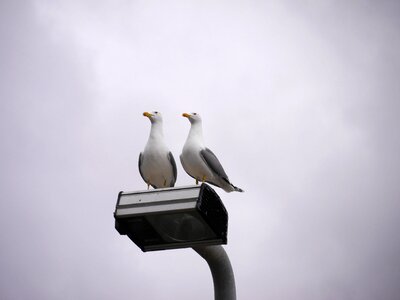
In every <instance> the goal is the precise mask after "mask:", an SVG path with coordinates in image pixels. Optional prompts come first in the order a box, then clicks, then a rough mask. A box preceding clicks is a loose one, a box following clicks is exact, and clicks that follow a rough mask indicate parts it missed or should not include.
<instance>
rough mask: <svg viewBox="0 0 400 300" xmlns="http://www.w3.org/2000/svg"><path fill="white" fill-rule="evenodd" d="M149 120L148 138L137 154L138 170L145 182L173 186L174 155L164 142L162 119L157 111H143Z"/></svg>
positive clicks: (163, 186)
mask: <svg viewBox="0 0 400 300" xmlns="http://www.w3.org/2000/svg"><path fill="white" fill-rule="evenodd" d="M143 116H145V117H148V118H149V120H150V122H151V130H150V135H149V139H148V141H147V144H146V146H145V148H144V151H143V152H140V155H139V172H140V175H141V176H142V178H143V180H144V181H145V182H146V184H147V189H149V188H150V185H151V186H152V187H153V188H155V189H157V188H165V187H173V186H174V185H175V182H176V175H177V171H176V164H175V159H174V156H173V155H172V153H171V151H169V149H168V148H167V146H166V145H165V143H164V134H163V127H162V125H163V119H162V116H161V113H159V112H158V111H153V112H151V113H150V112H144V113H143Z"/></svg>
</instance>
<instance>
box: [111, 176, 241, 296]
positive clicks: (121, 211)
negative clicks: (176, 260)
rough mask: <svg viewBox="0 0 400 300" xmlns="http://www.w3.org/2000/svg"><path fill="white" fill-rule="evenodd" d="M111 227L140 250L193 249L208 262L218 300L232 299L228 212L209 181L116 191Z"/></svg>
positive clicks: (232, 285)
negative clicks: (224, 245) (227, 245)
mask: <svg viewBox="0 0 400 300" xmlns="http://www.w3.org/2000/svg"><path fill="white" fill-rule="evenodd" d="M114 218H115V228H116V229H117V231H118V232H119V233H120V234H121V235H127V236H128V237H129V238H130V239H131V240H132V241H133V242H134V243H135V244H136V245H137V246H138V247H139V248H140V249H141V250H142V251H143V252H146V251H155V250H166V249H176V248H185V247H192V248H193V249H194V250H195V251H196V252H197V253H198V254H199V255H200V256H202V257H203V258H204V259H205V260H206V261H207V263H208V264H209V266H210V269H211V273H212V276H213V281H214V294H215V299H216V300H234V299H236V292H235V281H234V276H233V271H232V267H231V264H230V261H229V258H228V256H227V254H226V252H225V250H224V249H223V248H222V246H220V245H221V244H227V231H228V212H227V210H226V209H225V206H224V205H223V203H222V201H221V199H220V198H219V196H218V194H217V193H216V192H215V191H214V190H213V189H212V188H211V187H210V186H209V185H207V184H201V185H194V186H186V187H176V188H163V189H154V190H145V191H136V192H120V193H119V195H118V200H117V205H116V209H115V212H114Z"/></svg>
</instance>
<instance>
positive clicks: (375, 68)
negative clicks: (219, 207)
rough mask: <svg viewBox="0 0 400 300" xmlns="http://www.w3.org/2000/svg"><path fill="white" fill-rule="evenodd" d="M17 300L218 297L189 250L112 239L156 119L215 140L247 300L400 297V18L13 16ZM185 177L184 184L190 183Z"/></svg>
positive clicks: (6, 138)
mask: <svg viewBox="0 0 400 300" xmlns="http://www.w3.org/2000/svg"><path fill="white" fill-rule="evenodd" d="M0 14H1V18H0V40H1V47H0V78H1V81H0V99H1V101H0V125H1V126H0V138H1V141H2V143H1V147H0V165H1V169H0V193H1V198H2V200H1V202H0V211H1V212H2V217H1V218H0V226H1V231H0V241H1V247H0V296H1V299H7V300H8V299H13V300H14V299H61V300H64V299H114V298H117V297H122V298H124V299H130V298H131V299H194V300H197V299H199V300H200V299H212V297H213V289H212V280H211V275H210V273H209V270H208V267H207V265H206V264H205V262H204V261H203V260H202V259H201V258H200V257H199V256H198V255H197V254H196V253H195V252H194V251H192V250H190V249H183V250H174V251H162V252H153V253H142V252H141V251H140V250H139V249H138V248H137V247H136V246H135V245H134V244H132V243H131V242H130V240H129V239H128V238H127V237H126V236H119V235H118V233H117V231H115V229H114V220H113V215H112V213H113V211H114V207H115V203H116V198H117V194H118V192H119V191H120V190H125V191H129V190H139V189H144V188H145V187H146V186H145V184H144V183H143V181H142V179H141V178H140V175H139V172H138V170H137V158H138V154H139V152H140V151H142V149H143V147H144V145H145V143H146V140H147V136H148V132H149V128H150V125H149V122H148V120H147V119H146V118H143V116H142V112H143V111H148V110H158V111H160V112H162V113H163V116H164V123H165V124H164V131H165V137H166V141H167V143H168V145H169V146H170V148H171V150H172V151H173V153H174V155H175V159H176V160H177V162H178V161H179V154H180V151H181V148H182V146H183V144H184V141H185V139H186V135H187V133H188V130H189V123H188V122H187V120H186V119H184V118H182V117H181V113H182V112H193V111H195V112H198V113H200V114H201V115H202V118H203V127H204V135H205V140H206V143H207V145H208V146H209V148H211V149H212V150H213V151H214V152H215V153H216V154H217V155H218V157H219V158H220V160H221V162H222V164H223V165H224V168H225V170H226V172H227V173H228V175H229V177H230V179H231V180H232V182H233V183H234V184H235V185H237V186H240V187H241V188H243V189H245V191H246V192H245V193H243V194H240V193H230V194H227V193H225V192H224V191H222V190H220V189H218V188H216V190H217V192H218V193H219V194H220V196H221V198H222V200H223V201H224V203H225V206H226V207H227V209H228V211H229V222H230V223H229V236H228V239H229V244H228V245H227V246H226V247H225V249H226V250H227V252H228V254H229V256H230V258H231V262H232V264H233V268H234V271H235V276H236V285H237V293H238V299H280V300H292V299H307V300H321V299H323V300H325V299H326V300H328V299H357V300H361V299H362V300H368V299H371V300H372V299H385V300H386V299H387V300H391V299H393V300H395V299H398V297H399V294H400V287H399V285H398V282H399V280H400V257H399V253H400V238H399V237H398V228H399V226H400V221H399V220H400V219H399V214H400V202H399V201H400V186H399V184H398V181H399V175H400V174H399V173H400V158H399V153H400V135H399V134H398V131H399V126H400V119H399V117H398V115H399V113H400V102H399V101H400V85H399V84H398V80H399V77H400V59H399V56H398V53H400V39H399V37H400V34H399V28H400V18H399V14H400V5H399V4H398V2H396V1H380V2H375V1H351V3H349V1H330V0H325V1H311V0H309V1H304V2H302V3H297V4H294V3H293V2H291V1H201V3H199V2H195V1H168V3H167V2H165V1H49V0H48V1H45V0H37V1H25V2H18V1H2V2H1V4H0ZM192 183H193V180H192V179H191V178H190V177H189V176H188V175H186V174H185V173H184V171H183V169H182V167H181V166H180V164H179V163H178V180H177V185H187V184H192Z"/></svg>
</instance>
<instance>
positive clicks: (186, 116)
mask: <svg viewBox="0 0 400 300" xmlns="http://www.w3.org/2000/svg"><path fill="white" fill-rule="evenodd" d="M182 117H185V118H189V117H190V114H187V113H183V114H182Z"/></svg>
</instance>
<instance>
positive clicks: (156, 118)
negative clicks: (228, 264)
mask: <svg viewBox="0 0 400 300" xmlns="http://www.w3.org/2000/svg"><path fill="white" fill-rule="evenodd" d="M143 116H145V117H148V118H149V120H150V122H151V123H152V124H153V123H161V122H162V115H161V113H160V112H158V111H152V112H147V111H145V112H144V113H143Z"/></svg>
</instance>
